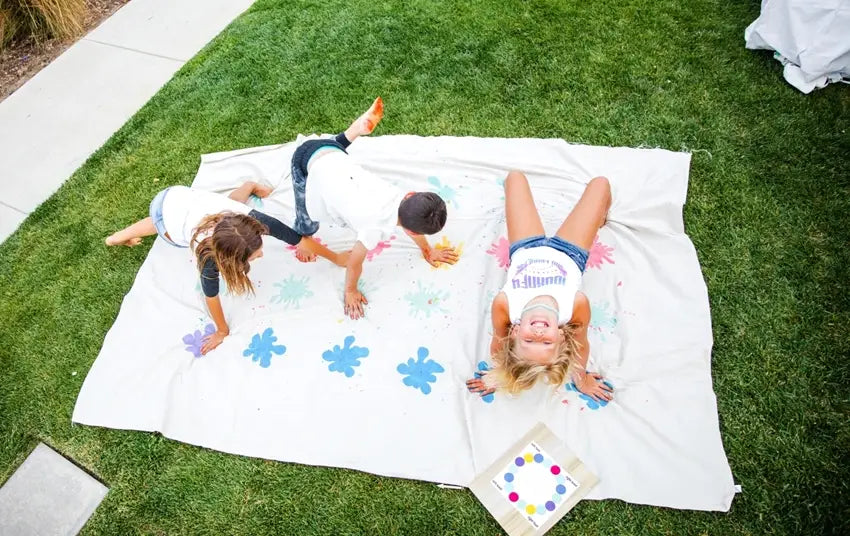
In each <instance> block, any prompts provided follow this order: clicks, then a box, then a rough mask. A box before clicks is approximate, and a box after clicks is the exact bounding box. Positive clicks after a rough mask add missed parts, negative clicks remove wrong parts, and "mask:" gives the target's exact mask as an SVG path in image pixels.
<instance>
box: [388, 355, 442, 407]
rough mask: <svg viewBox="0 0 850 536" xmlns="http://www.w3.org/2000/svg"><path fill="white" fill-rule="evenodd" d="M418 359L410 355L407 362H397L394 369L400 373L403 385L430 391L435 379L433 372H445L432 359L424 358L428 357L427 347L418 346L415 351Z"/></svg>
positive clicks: (426, 392)
mask: <svg viewBox="0 0 850 536" xmlns="http://www.w3.org/2000/svg"><path fill="white" fill-rule="evenodd" d="M417 355H418V359H416V360H415V361H414V359H413V358H412V357H411V358H410V359H408V360H407V363H399V365H398V367H396V370H398V372H399V374H402V375H403V376H405V377H404V379H403V380H402V382H404V384H405V385H407V386H408V387H413V388H414V389H419V390H420V391H422V393H423V394H426V395H427V394H428V393H430V392H431V384H432V383H435V382H436V381H437V377H436V376H435V374H438V373H440V372H445V369H444V368H443V367H442V365H440V364H439V363H437V362H436V361H434V360H433V359H425V358H426V357H428V349H427V348H425V347H424V346H420V347H419V350H418V352H417Z"/></svg>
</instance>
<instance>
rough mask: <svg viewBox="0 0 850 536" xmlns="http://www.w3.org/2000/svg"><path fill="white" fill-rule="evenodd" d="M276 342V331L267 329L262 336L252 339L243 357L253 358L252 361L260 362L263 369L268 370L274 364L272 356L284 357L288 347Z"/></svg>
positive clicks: (258, 335)
mask: <svg viewBox="0 0 850 536" xmlns="http://www.w3.org/2000/svg"><path fill="white" fill-rule="evenodd" d="M275 342H277V337H276V336H275V335H274V330H273V329H272V328H266V330H265V331H264V332H263V333H262V335H261V334H259V333H258V334H256V335H254V336H253V337H252V338H251V344H250V345H249V346H248V348H246V349H245V351H244V352H242V355H244V356H246V357H247V356H253V357H252V358H251V361H259V362H260V366H261V367H263V368H268V367H269V366H270V365H271V364H272V354H277V355H283V354H284V352H286V346H283V345H282V344H275Z"/></svg>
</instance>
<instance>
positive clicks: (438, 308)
mask: <svg viewBox="0 0 850 536" xmlns="http://www.w3.org/2000/svg"><path fill="white" fill-rule="evenodd" d="M416 285H417V287H418V288H417V290H415V291H413V292H408V293H407V294H405V295H404V299H405V300H407V303H408V305H409V306H410V309H409V313H410V316H412V317H414V318H419V315H420V314H422V315H424V316H425V317H426V318H430V317H431V314H432V313H447V312H448V309H445V308H444V307H443V306H442V305H443V303H445V301H446V300H447V299H448V298H449V293H448V291H445V290H435V289H434V285H433V284H431V285H428V287H423V286H422V282H421V281H417V282H416Z"/></svg>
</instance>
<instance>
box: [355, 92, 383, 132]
mask: <svg viewBox="0 0 850 536" xmlns="http://www.w3.org/2000/svg"><path fill="white" fill-rule="evenodd" d="M382 117H384V101H383V100H381V97H378V98H377V99H375V102H373V103H372V106H371V107H370V108H369V109H368V110H366V113H364V114H363V115H361V116H360V117H358V118H357V121H355V122H354V124H355V125H357V128H358V132H357V134H358V135H360V136H365V135H367V134H371V133H372V131H373V130H375V127H376V126H378V123H380V122H381V118H382Z"/></svg>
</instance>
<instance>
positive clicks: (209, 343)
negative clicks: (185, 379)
mask: <svg viewBox="0 0 850 536" xmlns="http://www.w3.org/2000/svg"><path fill="white" fill-rule="evenodd" d="M228 335H229V333H224V332H223V331H216V332H215V333H213V334H212V335H208V336H207V337H205V338H204V344H202V345H201V355H206V353H207V352H209V351H210V350H214V349H215V348H216V347H217V346H218V345H219V344H221V342H222V341H223V340H224V338H225V337H227V336H228Z"/></svg>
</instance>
